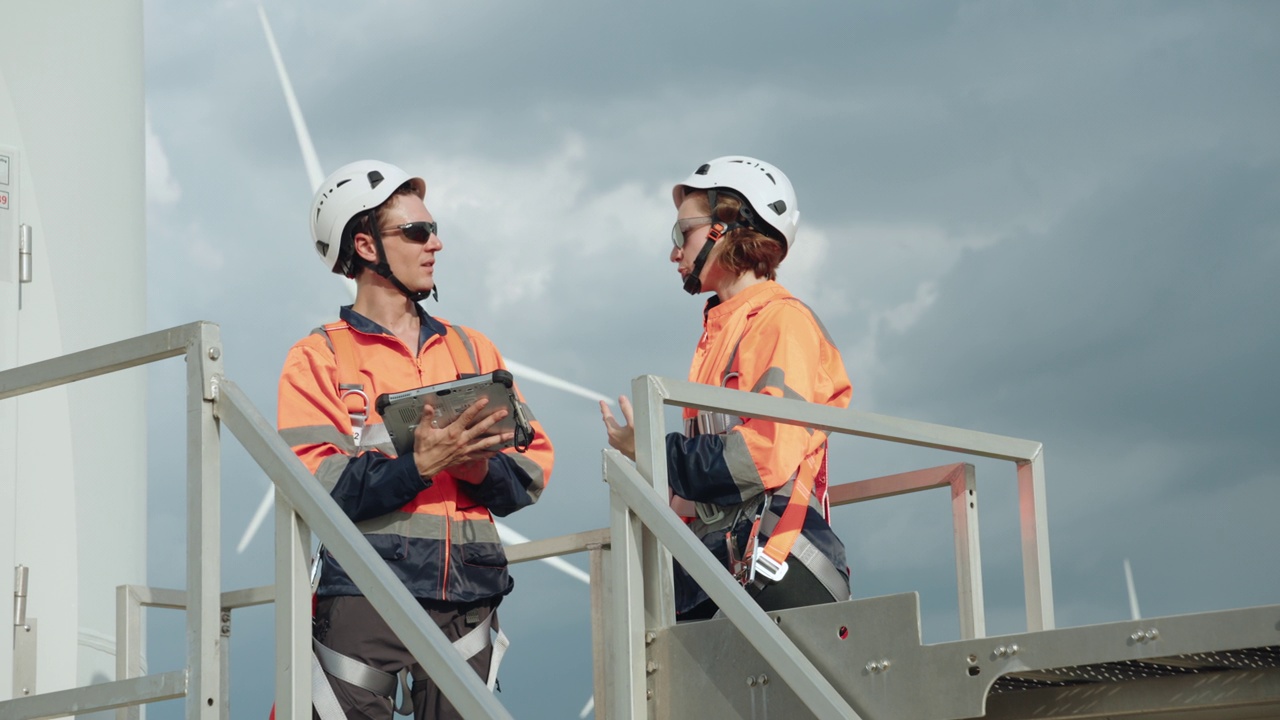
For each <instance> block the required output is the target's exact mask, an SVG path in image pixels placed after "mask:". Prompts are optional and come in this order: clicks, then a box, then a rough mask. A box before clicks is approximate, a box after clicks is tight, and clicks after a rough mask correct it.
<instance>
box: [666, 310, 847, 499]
mask: <svg viewBox="0 0 1280 720" xmlns="http://www.w3.org/2000/svg"><path fill="white" fill-rule="evenodd" d="M737 371H738V377H737V378H736V382H735V381H731V383H730V387H736V388H737V389H740V390H747V391H750V392H757V393H761V394H763V395H769V396H772V397H781V398H788V399H792V400H803V401H806V402H816V403H822V404H827V405H835V406H837V407H846V406H847V405H848V404H849V399H850V397H851V395H852V387H851V386H850V384H849V379H848V376H847V375H846V374H845V371H844V364H843V362H842V361H841V359H840V354H839V352H838V351H837V350H836V348H835V346H834V345H832V344H831V342H830V340H829V339H828V338H827V337H826V335H825V331H823V329H822V327H821V325H819V324H818V322H817V320H816V319H815V318H814V317H813V316H812V314H811V313H809V312H808V310H807V309H805V308H803V307H802V306H799V305H798V304H796V305H793V304H791V303H779V304H777V305H774V306H770V307H767V308H765V309H764V310H762V311H761V312H760V314H759V315H757V316H756V317H755V318H754V319H753V321H752V323H751V326H750V328H749V329H748V332H747V334H746V335H745V336H744V337H743V338H742V342H741V343H740V344H739V345H738V367H737ZM673 435H674V437H672V436H668V438H667V457H668V471H669V475H670V478H671V486H672V489H673V491H675V493H676V494H677V495H680V496H681V497H684V498H686V499H689V500H694V501H698V502H708V503H714V504H717V505H735V504H738V503H741V502H743V501H745V500H748V499H750V498H752V497H755V496H756V495H758V494H760V493H761V492H765V491H773V490H776V489H778V488H779V487H781V486H783V485H785V484H786V483H787V481H788V480H790V479H791V478H792V477H793V476H795V474H796V473H797V471H798V470H799V468H800V464H801V462H803V461H804V459H805V458H806V457H809V456H810V455H811V454H813V453H814V452H815V451H816V450H817V449H818V448H819V447H820V446H821V445H822V443H823V442H824V441H825V440H826V435H825V434H824V433H822V432H819V431H816V430H812V429H810V428H805V427H802V426H798V425H789V424H786V423H777V422H772V421H768V420H759V419H743V422H742V424H741V425H738V426H737V427H734V428H733V429H732V430H730V431H729V432H728V433H725V434H724V435H723V436H719V435H699V436H697V437H694V438H683V437H681V436H679V435H675V434H673Z"/></svg>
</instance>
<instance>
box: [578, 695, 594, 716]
mask: <svg viewBox="0 0 1280 720" xmlns="http://www.w3.org/2000/svg"><path fill="white" fill-rule="evenodd" d="M595 709H596V696H595V695H592V696H591V697H589V698H587V704H586V705H583V706H582V712H580V713H578V718H579V719H580V720H585V719H586V717H587V716H588V715H590V714H591V711H592V710H595Z"/></svg>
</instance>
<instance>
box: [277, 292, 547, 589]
mask: <svg viewBox="0 0 1280 720" xmlns="http://www.w3.org/2000/svg"><path fill="white" fill-rule="evenodd" d="M419 316H420V319H421V322H422V330H421V333H420V337H419V343H420V348H418V349H417V350H416V352H415V351H414V350H413V349H410V348H409V347H407V346H406V345H405V344H404V342H402V341H401V340H400V339H399V338H397V337H396V336H395V335H394V334H392V333H390V332H388V331H387V330H386V329H384V328H383V327H381V326H380V325H378V324H377V323H375V322H373V321H372V320H369V319H368V318H366V317H364V316H362V315H360V314H359V313H356V312H355V311H353V310H352V309H351V308H350V306H347V307H343V308H342V313H341V318H342V321H343V322H341V323H334V324H331V325H327V326H325V327H324V328H319V329H317V330H315V331H313V332H312V334H311V335H309V336H308V337H306V338H304V339H302V340H300V341H298V343H297V344H295V345H294V346H293V348H292V349H290V350H289V354H288V357H287V358H286V360H285V365H284V370H283V371H282V373H281V375H280V395H279V406H278V426H279V430H280V434H281V436H282V437H283V438H284V439H285V441H286V442H288V443H289V445H290V446H291V447H292V448H293V450H294V452H295V453H297V454H298V457H299V458H301V459H302V462H303V463H304V464H305V465H306V466H307V469H309V470H311V472H312V473H313V474H314V475H315V477H316V479H317V480H319V481H320V483H321V485H323V486H324V487H325V488H326V489H327V490H329V491H330V494H331V496H332V497H333V499H334V500H335V501H336V502H337V503H338V505H339V506H340V507H341V508H342V509H343V511H344V512H346V514H347V516H348V517H350V518H351V520H352V521H353V522H355V523H356V526H357V527H358V528H359V529H360V530H361V531H362V532H364V533H365V537H366V538H368V540H369V542H370V544H371V545H372V546H373V548H374V550H376V551H377V552H378V554H379V555H380V556H381V557H382V558H383V559H385V560H386V561H387V564H388V565H389V566H390V567H391V569H392V570H393V571H394V572H395V573H396V575H397V577H399V578H400V580H401V581H403V582H404V584H405V586H406V587H407V588H408V589H409V591H410V592H411V593H412V594H413V595H414V597H417V598H429V599H435V600H447V601H451V602H469V601H472V600H478V599H483V598H489V597H494V596H499V595H504V594H506V593H508V592H510V591H511V587H512V585H513V582H512V580H511V578H510V576H509V575H508V573H507V559H506V554H505V553H504V552H503V549H502V543H501V541H500V540H499V538H498V532H497V529H496V528H495V527H494V524H493V517H492V515H499V516H504V515H507V514H509V513H511V512H514V511H515V510H518V509H520V508H522V507H525V506H527V505H531V504H533V503H534V502H536V501H537V500H538V496H539V495H540V494H541V493H542V490H543V488H544V487H545V486H546V482H547V479H548V478H549V477H550V475H551V466H552V460H553V452H552V448H551V443H550V441H549V440H548V439H547V435H546V432H545V431H544V430H543V428H542V425H541V424H540V423H538V422H537V421H536V420H532V415H528V416H527V417H529V418H530V419H531V420H532V425H533V429H534V432H535V439H534V441H533V443H532V444H531V445H530V446H529V448H528V451H527V452H526V453H523V454H521V453H518V452H516V451H515V450H514V449H508V450H506V451H504V452H502V453H500V454H499V455H498V456H497V457H495V458H493V459H491V460H490V461H489V472H488V475H487V476H486V477H485V479H484V480H483V481H481V482H479V483H476V484H471V483H467V482H464V481H461V480H457V479H455V478H454V477H453V476H452V475H450V474H449V473H448V472H440V473H438V474H436V475H435V476H434V477H432V478H430V480H429V481H424V480H423V478H421V477H420V476H419V475H418V470H417V466H416V465H415V464H414V462H413V457H412V455H406V456H404V457H396V452H395V448H394V447H393V446H392V444H391V440H390V436H389V435H388V433H387V431H386V428H385V426H384V425H383V424H382V418H381V417H379V416H378V412H377V409H376V408H374V406H373V405H374V400H375V399H376V398H377V397H378V395H380V394H382V393H389V392H399V391H402V390H410V389H413V388H418V387H422V386H424V385H432V384H436V383H441V382H447V381H450V380H456V379H457V378H458V377H459V375H460V374H462V373H466V374H472V373H481V374H483V373H489V372H492V371H494V370H497V369H499V368H503V367H504V365H503V362H502V356H501V355H499V353H498V350H497V348H495V347H494V346H493V343H491V342H490V341H489V339H488V338H486V337H485V336H484V335H481V334H480V333H478V332H476V331H474V330H471V329H469V328H463V327H460V326H455V325H448V324H447V323H446V322H444V321H442V320H439V319H437V318H432V317H430V316H429V315H427V314H426V312H425V311H422V310H421V308H419ZM452 332H461V337H462V339H463V340H464V341H465V342H464V343H463V345H464V346H465V347H466V349H467V352H468V354H469V355H470V357H469V358H468V360H469V361H470V363H471V365H472V367H470V368H459V367H457V366H456V364H455V362H454V359H453V357H452V356H451V353H450V351H449V348H448V347H447V343H446V341H445V334H446V333H452ZM336 333H346V334H347V340H346V341H340V342H349V343H350V344H349V345H347V346H346V347H347V348H348V349H350V348H351V347H354V356H355V357H356V358H357V360H356V364H358V365H359V367H358V368H346V367H342V368H339V365H340V364H341V362H340V360H339V358H342V357H344V352H343V351H342V348H341V347H339V350H338V351H337V352H335V345H334V340H335V339H336V338H335V337H333V336H334V335H335V334H336ZM352 385H359V386H362V387H360V391H361V392H363V393H364V396H365V397H366V398H367V399H368V403H367V405H366V404H365V403H364V400H363V399H361V398H360V397H359V395H357V394H351V393H347V394H346V396H345V398H343V397H342V394H343V393H344V392H345V391H347V390H349V389H351V388H350V386H352ZM340 386H341V388H340ZM517 392H518V390H517ZM521 400H522V401H523V398H521ZM362 405H363V406H364V407H363V408H362V407H361V406H362ZM361 410H363V412H364V413H367V415H368V419H367V420H366V421H365V424H364V427H363V431H362V432H361V433H360V442H359V446H357V445H356V442H355V440H354V439H353V437H352V424H353V423H352V413H359V412H361ZM322 560H323V563H324V565H323V571H322V574H321V581H320V588H319V590H318V593H319V594H320V595H322V596H328V595H359V594H361V593H360V591H359V589H358V588H356V586H355V583H353V582H352V581H351V579H350V577H348V576H347V574H346V573H345V572H344V571H343V570H342V568H341V566H339V565H338V564H337V562H336V561H334V559H333V557H332V556H331V555H329V554H328V553H327V552H326V553H325V554H324V557H323V558H322Z"/></svg>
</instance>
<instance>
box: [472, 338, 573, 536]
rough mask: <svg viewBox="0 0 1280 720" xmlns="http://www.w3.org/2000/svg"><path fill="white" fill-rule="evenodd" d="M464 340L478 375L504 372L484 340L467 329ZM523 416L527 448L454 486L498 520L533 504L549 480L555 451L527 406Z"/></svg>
mask: <svg viewBox="0 0 1280 720" xmlns="http://www.w3.org/2000/svg"><path fill="white" fill-rule="evenodd" d="M467 337H468V339H469V340H470V341H471V343H472V346H473V347H474V348H475V352H476V359H477V361H478V364H479V366H480V372H481V373H490V372H493V371H494V370H499V369H506V365H505V364H504V363H503V361H502V355H501V354H499V353H498V349H497V348H496V347H494V345H493V343H491V342H490V341H489V339H488V338H486V337H485V336H483V335H481V334H479V333H477V332H475V331H474V330H467ZM515 391H516V397H517V398H519V401H520V402H521V403H523V402H524V395H522V394H521V393H520V388H519V387H516V388H515ZM525 414H526V416H527V417H529V418H531V420H530V424H531V425H532V426H533V434H534V437H533V442H532V443H530V444H529V447H528V449H527V450H526V451H525V452H523V453H521V452H518V451H517V450H516V449H515V448H507V449H506V450H503V451H502V452H501V453H499V454H498V456H497V457H494V458H491V459H490V460H489V472H488V474H486V475H485V478H484V480H481V481H480V482H478V483H475V484H471V483H463V482H459V483H458V485H459V486H460V487H461V488H463V489H464V490H465V492H466V493H467V494H468V495H470V496H471V498H472V499H474V500H475V501H476V502H478V503H480V504H481V505H483V506H485V507H486V508H487V509H488V510H489V512H491V513H493V514H494V515H497V516H499V517H503V516H506V515H510V514H511V513H513V512H515V511H516V510H519V509H520V508H523V507H527V506H529V505H532V504H534V503H535V502H537V501H538V498H539V497H541V495H542V491H543V489H544V488H546V486H547V481H548V480H549V479H550V478H551V468H552V466H553V465H554V463H555V451H554V450H553V449H552V447H551V440H550V439H549V438H548V437H547V431H546V430H544V429H543V427H542V423H540V422H538V421H537V419H533V413H532V412H530V411H529V409H528V406H527V405H526V406H525Z"/></svg>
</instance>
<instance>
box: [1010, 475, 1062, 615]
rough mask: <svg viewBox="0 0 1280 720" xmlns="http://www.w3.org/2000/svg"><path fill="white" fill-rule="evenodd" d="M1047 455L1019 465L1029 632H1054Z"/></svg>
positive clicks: (1019, 514) (1023, 569) (1023, 564)
mask: <svg viewBox="0 0 1280 720" xmlns="http://www.w3.org/2000/svg"><path fill="white" fill-rule="evenodd" d="M1044 495H1045V490H1044V453H1043V451H1041V452H1037V453H1036V454H1035V456H1034V457H1032V458H1031V460H1030V461H1027V462H1020V463H1018V518H1019V521H1020V523H1021V526H1022V582H1023V585H1024V586H1025V588H1026V596H1027V631H1028V632H1037V631H1039V630H1052V629H1053V628H1054V620H1053V577H1052V575H1051V573H1050V571H1049V519H1048V518H1049V514H1048V511H1047V509H1046V507H1045V496H1044Z"/></svg>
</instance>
